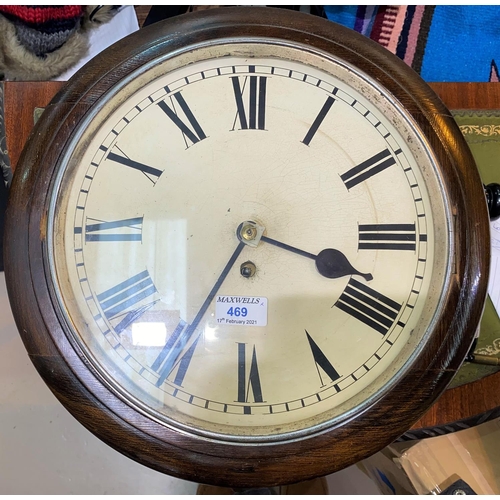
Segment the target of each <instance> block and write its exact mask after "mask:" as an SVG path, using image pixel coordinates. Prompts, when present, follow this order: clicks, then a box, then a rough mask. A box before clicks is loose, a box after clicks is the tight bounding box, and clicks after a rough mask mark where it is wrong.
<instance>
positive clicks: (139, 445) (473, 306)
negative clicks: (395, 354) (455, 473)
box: [5, 7, 489, 487]
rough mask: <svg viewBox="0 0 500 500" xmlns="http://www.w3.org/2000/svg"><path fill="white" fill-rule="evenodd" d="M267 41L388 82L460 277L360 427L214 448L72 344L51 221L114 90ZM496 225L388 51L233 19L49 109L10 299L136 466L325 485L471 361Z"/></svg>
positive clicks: (462, 155)
mask: <svg viewBox="0 0 500 500" xmlns="http://www.w3.org/2000/svg"><path fill="white" fill-rule="evenodd" d="M245 36H251V37H265V38H269V37H272V38H279V39H282V40H291V41H297V42H301V43H304V42H305V40H307V43H308V44H310V45H311V46H313V47H316V48H318V49H320V50H323V51H326V52H331V53H335V54H336V55H337V56H338V57H341V58H343V59H345V60H346V61H348V62H350V63H351V64H353V65H354V66H356V67H359V68H361V69H362V70H363V71H364V72H365V73H367V74H368V75H370V76H371V77H372V78H374V79H375V80H377V81H378V82H380V84H382V85H383V86H384V87H385V88H386V89H388V90H389V92H391V93H392V94H393V95H395V96H396V97H397V98H398V99H399V101H400V102H401V103H402V104H403V105H404V106H405V108H406V109H407V110H408V111H409V112H410V113H411V114H412V116H413V117H414V119H415V120H416V122H417V123H418V124H419V126H420V127H421V129H422V130H423V132H424V134H425V136H426V138H427V140H428V142H429V144H430V145H431V147H432V148H433V150H434V152H435V155H436V157H437V160H438V162H439V164H440V168H441V170H442V175H443V179H444V188H445V189H446V191H447V193H448V196H449V199H450V201H451V206H452V211H453V215H454V218H455V221H454V224H455V241H454V244H455V248H456V256H457V258H456V270H455V273H454V274H453V275H452V279H451V282H450V287H449V290H448V294H447V301H446V304H445V307H444V308H443V311H442V314H441V316H440V318H439V321H438V322H437V324H436V328H435V329H434V331H433V332H432V333H431V334H430V336H429V339H428V342H427V343H426V345H425V347H424V348H423V349H422V351H421V353H420V354H419V355H418V357H416V359H415V360H414V362H413V364H412V367H411V370H410V371H409V372H408V373H407V374H406V375H405V376H404V377H403V378H402V379H401V381H400V382H399V383H398V384H397V386H395V387H394V388H393V389H392V390H391V391H389V392H387V393H386V394H385V395H384V396H383V397H382V398H380V399H379V400H378V401H376V402H375V403H374V404H373V405H372V406H371V407H368V408H366V409H365V410H364V411H363V412H362V413H361V414H358V415H356V417H355V418H353V419H352V420H350V421H344V422H342V423H341V424H339V425H338V426H337V427H335V428H331V429H329V430H328V431H326V432H323V433H322V434H319V435H314V436H312V437H310V438H307V439H302V440H298V441H296V442H286V443H283V444H280V445H269V444H267V445H266V444H260V445H258V446H243V445H238V444H231V445H225V444H221V443H214V442H208V441H206V440H205V439H203V438H198V437H195V436H192V435H191V436H190V435H186V434H181V433H179V432H177V431H176V430H174V429H171V428H168V427H166V426H164V425H162V424H160V423H157V422H155V421H153V420H151V419H149V418H148V417H147V416H145V415H143V414H142V413H139V412H138V411H136V410H135V409H134V408H132V407H131V406H129V405H128V404H127V403H126V402H125V401H124V400H123V399H121V398H120V397H119V396H118V395H117V394H115V393H114V392H113V391H112V390H111V389H110V388H109V387H108V386H107V385H106V384H105V383H103V381H102V380H101V378H100V376H99V375H98V373H97V372H96V371H95V370H94V369H93V368H92V367H91V366H90V364H89V363H88V361H86V359H85V356H84V354H83V353H82V352H81V351H80V350H79V348H78V347H77V346H76V345H74V343H72V342H70V341H69V340H68V337H67V336H66V333H65V329H64V328H65V327H64V321H63V320H62V318H61V316H60V312H59V311H58V307H57V306H56V305H55V299H54V297H53V295H52V292H51V285H50V282H49V280H48V271H47V269H46V266H47V261H46V255H45V253H46V233H47V209H48V200H49V198H50V195H49V192H50V186H51V183H52V182H53V174H54V171H55V169H56V166H57V163H58V161H59V158H60V157H61V155H62V153H63V152H64V150H65V147H66V146H67V143H68V141H69V139H70V137H71V135H72V132H73V130H74V128H75V127H76V126H77V124H78V123H79V122H80V121H81V120H82V119H83V118H84V117H85V116H86V114H87V113H88V112H89V110H91V109H92V106H93V105H94V103H96V102H97V101H98V100H99V99H100V98H101V97H102V96H103V95H104V94H105V93H106V92H107V91H108V90H109V89H111V88H112V87H113V86H114V85H115V84H116V82H118V81H120V80H121V79H122V78H125V77H126V76H127V75H128V74H129V73H130V72H131V71H133V70H135V69H137V68H139V67H141V66H142V65H143V64H145V63H147V62H148V61H151V60H153V59H155V58H156V57H158V56H159V55H161V54H163V53H165V52H170V51H173V50H176V49H178V48H182V47H183V46H185V45H186V44H192V43H197V42H201V41H206V40H211V39H217V38H219V37H245ZM488 224H489V220H488V214H487V210H486V203H485V201H484V193H483V188H482V184H481V180H480V178H479V174H478V172H477V169H476V167H475V164H474V160H473V158H472V156H471V154H470V151H469V150H468V148H467V146H466V144H465V141H464V140H463V138H462V135H461V133H460V131H459V129H458V127H457V125H456V123H455V122H454V121H453V119H452V117H451V115H450V113H449V111H448V110H447V109H446V108H445V107H444V105H443V104H442V103H441V101H440V100H439V99H438V98H437V97H436V96H435V94H434V93H433V92H432V90H431V89H430V88H429V87H428V86H427V85H426V84H425V83H424V82H423V81H422V80H421V79H420V78H419V77H418V76H417V75H416V74H414V73H413V72H412V71H411V70H410V69H409V68H408V67H407V66H406V65H405V64H404V63H403V62H401V61H400V60H399V59H397V58H396V57H395V56H391V55H390V54H389V53H388V52H387V51H385V49H383V48H381V47H380V46H378V45H377V44H375V43H372V42H371V41H369V40H367V39H366V38H364V37H361V36H359V35H357V34H355V33H353V32H351V31H350V30H348V29H346V28H343V27H341V26H337V25H334V24H332V23H330V22H328V21H326V20H323V19H318V18H316V17H313V16H308V15H304V14H299V13H296V12H289V11H287V12H284V11H282V10H274V9H270V8H248V7H245V8H240V9H238V8H234V9H233V8H223V9H218V10H210V11H206V12H202V13H196V14H187V15H185V16H182V17H179V18H175V19H173V20H169V21H166V22H164V23H158V24H155V25H153V26H151V27H149V28H147V29H145V30H141V31H139V32H137V33H135V34H133V35H132V36H131V37H129V38H127V39H126V40H123V41H122V42H119V43H118V44H117V45H116V46H115V47H114V48H113V49H112V50H108V51H105V52H103V53H102V54H101V55H99V56H98V57H97V58H96V59H94V60H93V61H91V63H90V64H89V65H87V66H86V67H85V68H84V70H83V71H81V72H79V73H78V75H77V76H76V77H74V78H72V79H71V80H70V81H69V82H68V84H67V85H65V86H64V87H63V89H62V90H61V91H60V92H59V93H58V94H57V95H56V97H55V98H54V99H53V100H52V102H51V104H50V105H49V106H48V107H47V109H46V112H45V113H44V115H43V117H42V119H41V120H40V121H39V123H38V124H37V125H36V127H35V129H34V131H33V133H32V135H31V137H30V140H29V141H28V144H27V146H26V148H25V150H24V151H23V154H22V155H21V158H20V161H19V165H18V167H17V169H16V175H15V178H14V182H13V186H12V193H11V199H10V206H9V209H8V213H7V223H6V234H5V246H6V248H5V266H6V279H7V285H8V293H9V298H10V301H11V305H12V310H13V313H14V317H15V319H16V322H17V326H18V329H19V331H20V333H21V336H22V338H23V341H24V343H25V346H26V349H27V351H28V353H29V355H30V357H31V360H32V361H33V363H34V365H35V367H36V368H37V370H38V372H39V373H40V374H41V376H42V377H43V378H44V380H45V382H46V383H47V385H48V386H49V387H50V388H51V390H52V391H53V392H54V394H55V395H56V396H57V398H58V399H59V400H60V401H61V403H62V404H63V405H64V406H65V407H66V408H67V409H68V410H69V411H70V412H71V413H72V414H73V415H74V416H75V417H76V418H77V419H78V420H79V421H80V422H81V423H82V424H83V425H84V426H85V427H87V428H88V429H89V430H90V431H91V432H93V433H94V434H95V435H96V436H98V437H99V438H100V439H102V440H103V441H104V442H106V443H108V444H109V445H110V446H112V447H113V448H115V449H117V450H118V451H120V452H122V453H124V454H125V455H127V456H128V457H130V458H132V459H134V460H136V461H138V462H140V463H142V464H144V465H146V466H149V467H152V468H153V469H156V470H158V471H161V472H165V473H168V474H171V475H174V476H178V477H181V478H185V479H189V480H192V481H198V482H202V483H211V484H219V485H230V486H238V487H251V486H261V485H269V486H270V485H275V484H286V483H294V482H298V481H301V480H305V479H307V478H310V477H314V476H321V475H326V474H329V473H331V472H334V471H336V470H339V469H341V468H344V467H346V466H348V465H350V464H353V463H355V462H357V461H359V460H361V459H363V458H364V457H366V456H369V455H371V454H373V453H375V452H377V451H378V450H380V449H381V448H383V447H384V446H386V445H388V444H390V443H391V442H393V441H394V440H395V439H396V438H397V437H398V436H399V435H401V434H402V433H404V432H405V431H406V430H408V429H409V428H410V427H411V426H412V425H413V423H414V422H415V421H416V420H418V418H419V417H421V416H422V415H423V414H424V412H425V411H426V410H427V409H428V408H429V407H430V406H431V405H432V403H433V402H434V401H435V400H436V399H437V398H438V396H439V395H440V394H441V392H442V391H443V390H444V389H445V388H446V386H447V384H448V383H449V382H450V380H451V378H452V376H453V375H454V373H455V371H456V370H457V369H458V368H459V366H460V364H461V362H462V361H463V359H464V357H465V356H466V354H467V352H468V350H469V347H470V345H471V342H472V340H473V337H474V333H475V330H476V327H477V325H478V324H479V320H480V316H481V312H482V307H483V303H484V300H485V297H486V291H487V276H488V268H489V227H488Z"/></svg>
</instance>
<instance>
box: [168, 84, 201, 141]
mask: <svg viewBox="0 0 500 500" xmlns="http://www.w3.org/2000/svg"><path fill="white" fill-rule="evenodd" d="M169 97H170V103H171V105H172V107H170V106H169V105H168V104H167V103H166V102H165V101H160V102H159V103H158V106H160V108H161V109H162V110H163V111H164V112H165V114H166V115H167V116H168V117H169V118H170V119H171V120H172V121H173V122H174V124H175V125H177V127H178V128H179V130H180V131H181V132H182V134H183V136H184V140H185V142H186V147H190V146H189V144H188V142H187V140H186V138H187V139H189V141H191V143H192V144H196V143H197V142H199V141H202V140H203V139H206V137H207V136H206V135H205V132H203V129H202V128H201V126H200V124H199V123H198V121H197V120H196V118H195V117H194V115H193V112H192V111H191V109H190V108H189V106H188V105H187V102H186V101H185V100H184V97H183V96H182V94H181V93H180V92H176V93H175V94H173V95H171V96H169ZM174 99H175V100H176V101H177V104H178V105H179V107H180V108H181V110H182V112H183V113H184V116H185V118H186V119H187V122H188V123H189V126H188V125H186V123H185V122H184V121H182V120H181V118H179V116H178V114H177V112H176V111H175V104H174ZM190 127H191V128H190Z"/></svg>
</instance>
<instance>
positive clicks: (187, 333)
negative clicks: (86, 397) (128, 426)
mask: <svg viewBox="0 0 500 500" xmlns="http://www.w3.org/2000/svg"><path fill="white" fill-rule="evenodd" d="M244 247H245V243H243V242H242V241H240V242H239V243H238V246H237V247H236V250H235V251H234V252H233V255H231V258H230V259H229V261H228V262H227V264H226V266H225V267H224V269H223V270H222V273H221V274H220V276H219V278H218V279H217V281H216V282H215V285H214V286H213V287H212V290H210V293H209V294H208V296H207V298H206V299H205V302H203V304H202V306H201V307H200V310H199V311H198V313H197V314H196V316H195V317H194V319H193V321H192V323H191V324H190V325H188V326H187V328H182V326H181V327H180V328H179V330H178V331H177V332H174V334H173V335H175V337H176V338H173V339H172V340H173V342H170V341H169V342H167V344H166V345H165V347H164V348H163V349H162V352H161V353H160V355H159V356H158V358H157V361H155V364H156V363H157V362H159V363H158V364H161V362H162V358H163V359H164V360H165V362H164V363H163V366H162V368H161V372H160V377H159V379H158V381H157V382H156V386H157V387H159V386H160V385H161V384H163V382H164V381H165V379H166V378H167V377H168V375H169V373H170V372H171V371H172V368H173V367H174V365H175V364H176V363H177V360H178V358H179V355H180V354H181V353H182V352H183V351H184V348H185V347H186V345H187V343H188V342H189V340H190V339H191V337H192V336H193V334H194V332H195V330H196V328H197V327H198V325H199V323H200V321H201V320H202V318H203V316H204V315H205V313H206V312H207V309H208V307H209V306H210V303H211V302H212V300H213V299H214V297H215V295H216V294H217V292H218V291H219V288H220V287H221V285H222V283H223V282H224V280H225V279H226V276H227V275H228V274H229V271H230V270H231V268H232V267H233V265H234V263H235V262H236V259H237V258H238V256H239V255H240V253H241V251H242V250H243V248H244ZM176 330H177V329H176ZM177 339H178V340H177ZM176 340H177V342H176ZM172 344H174V345H172Z"/></svg>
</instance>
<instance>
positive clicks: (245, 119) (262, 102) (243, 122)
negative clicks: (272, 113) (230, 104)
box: [231, 66, 267, 130]
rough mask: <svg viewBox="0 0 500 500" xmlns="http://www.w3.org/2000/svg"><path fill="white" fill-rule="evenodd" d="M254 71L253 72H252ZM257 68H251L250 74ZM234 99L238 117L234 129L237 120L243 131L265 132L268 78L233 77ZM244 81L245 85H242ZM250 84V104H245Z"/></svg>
mask: <svg viewBox="0 0 500 500" xmlns="http://www.w3.org/2000/svg"><path fill="white" fill-rule="evenodd" d="M252 69H253V71H252ZM254 71H255V67H253V66H250V72H251V73H252V72H254ZM231 80H232V82H233V91H234V98H235V100H236V109H237V112H236V116H235V118H234V123H233V128H232V130H234V126H235V124H236V119H237V118H239V120H240V127H241V129H242V130H248V129H251V130H256V129H258V130H265V128H266V88H267V77H266V76H245V77H242V78H241V79H240V77H239V76H232V77H231ZM241 81H243V85H241ZM247 84H248V87H249V88H248V103H245V102H244V96H243V94H244V93H245V87H246V86H247Z"/></svg>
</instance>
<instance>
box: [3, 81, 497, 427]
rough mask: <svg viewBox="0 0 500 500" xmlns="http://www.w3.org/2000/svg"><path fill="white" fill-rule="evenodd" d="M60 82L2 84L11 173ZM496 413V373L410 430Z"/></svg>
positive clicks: (487, 86) (480, 104)
mask: <svg viewBox="0 0 500 500" xmlns="http://www.w3.org/2000/svg"><path fill="white" fill-rule="evenodd" d="M61 86H62V83H61V82H6V83H5V122H6V132H7V146H8V150H9V155H10V160H11V164H12V167H13V169H15V166H16V164H17V161H18V159H19V155H20V154H21V150H22V148H23V146H24V143H25V142H26V140H27V138H28V136H29V134H30V132H31V129H32V127H33V111H34V109H35V108H36V107H40V108H43V107H45V106H47V104H48V103H49V102H50V100H51V98H52V97H53V96H54V95H55V94H56V92H57V91H58V90H59V89H60V88H61ZM431 86H432V88H433V89H434V90H435V91H436V92H437V94H438V95H439V96H440V97H441V99H442V100H443V101H444V103H445V104H446V105H447V106H448V108H449V109H476V110H480V109H483V110H485V109H500V83H433V84H431ZM496 409H499V410H500V372H497V373H496V374H494V375H490V376H488V377H485V378H483V379H480V380H477V381H475V382H473V383H470V384H466V385H462V386H460V387H456V388H454V389H449V390H447V391H445V392H444V393H443V394H442V395H441V397H440V398H439V400H438V401H437V402H436V403H435V404H434V406H432V407H431V409H430V410H429V411H428V412H427V413H426V414H425V415H424V416H423V417H422V418H421V419H420V420H418V421H417V423H416V424H415V425H414V426H413V428H412V429H414V430H418V429H422V428H428V427H442V426H446V425H449V424H451V423H454V422H456V421H459V420H464V419H469V420H470V421H471V422H474V421H479V420H480V416H481V415H482V414H483V413H485V412H490V411H491V410H496Z"/></svg>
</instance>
